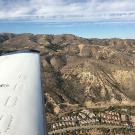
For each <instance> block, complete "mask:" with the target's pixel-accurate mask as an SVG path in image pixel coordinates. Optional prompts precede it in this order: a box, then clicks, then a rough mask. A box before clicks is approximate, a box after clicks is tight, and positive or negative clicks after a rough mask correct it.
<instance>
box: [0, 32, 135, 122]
mask: <svg viewBox="0 0 135 135" xmlns="http://www.w3.org/2000/svg"><path fill="white" fill-rule="evenodd" d="M0 47H1V48H0V52H1V53H3V52H4V51H8V50H10V51H12V50H23V49H36V50H39V51H40V55H41V61H42V76H43V86H44V91H45V97H46V98H47V100H48V104H47V110H46V111H47V116H48V117H47V118H48V121H49V120H50V118H53V117H55V116H58V115H61V114H62V113H64V112H68V111H71V110H73V109H77V108H79V107H88V108H89V107H100V106H110V105H133V103H134V101H135V40H131V39H125V40H122V39H85V38H81V37H76V36H74V35H33V34H18V35H16V34H11V33H1V34H0Z"/></svg>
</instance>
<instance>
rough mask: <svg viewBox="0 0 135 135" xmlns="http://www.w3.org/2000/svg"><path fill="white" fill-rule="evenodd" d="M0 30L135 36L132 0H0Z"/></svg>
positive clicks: (133, 3)
mask: <svg viewBox="0 0 135 135" xmlns="http://www.w3.org/2000/svg"><path fill="white" fill-rule="evenodd" d="M0 32H13V33H34V34H38V33H44V34H65V33H67V34H68V33H69V34H75V35H78V36H82V37H88V38H93V37H95V38H96V37H97V38H113V37H118V38H135V0H0Z"/></svg>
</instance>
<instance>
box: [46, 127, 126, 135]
mask: <svg viewBox="0 0 135 135" xmlns="http://www.w3.org/2000/svg"><path fill="white" fill-rule="evenodd" d="M93 128H109V129H114V128H126V127H125V126H108V125H89V126H76V127H69V128H63V129H59V130H54V131H51V132H49V133H48V134H49V135H53V134H56V133H64V132H66V131H73V130H80V129H86V130H87V129H93Z"/></svg>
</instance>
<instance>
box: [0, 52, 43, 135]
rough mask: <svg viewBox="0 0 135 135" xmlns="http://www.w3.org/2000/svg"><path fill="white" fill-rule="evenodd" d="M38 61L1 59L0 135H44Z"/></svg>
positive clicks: (35, 57) (18, 56)
mask: <svg viewBox="0 0 135 135" xmlns="http://www.w3.org/2000/svg"><path fill="white" fill-rule="evenodd" d="M44 134H45V133H44V117H43V98H42V90H41V77H40V57H39V54H38V53H36V52H21V53H12V54H8V55H3V56H0V135H44Z"/></svg>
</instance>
